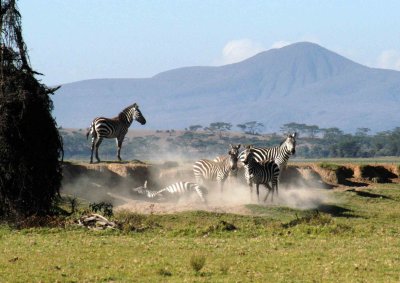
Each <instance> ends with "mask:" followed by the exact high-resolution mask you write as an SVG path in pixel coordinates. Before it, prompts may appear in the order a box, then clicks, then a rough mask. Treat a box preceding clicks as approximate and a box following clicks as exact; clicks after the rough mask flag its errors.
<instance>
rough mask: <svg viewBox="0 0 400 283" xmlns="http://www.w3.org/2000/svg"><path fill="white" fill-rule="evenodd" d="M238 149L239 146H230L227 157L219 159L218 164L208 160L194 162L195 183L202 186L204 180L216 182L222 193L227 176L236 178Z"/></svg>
mask: <svg viewBox="0 0 400 283" xmlns="http://www.w3.org/2000/svg"><path fill="white" fill-rule="evenodd" d="M239 148H240V144H239V145H237V146H235V145H232V144H231V145H230V150H229V152H228V156H226V158H221V160H219V161H218V162H216V161H212V160H208V159H201V160H199V161H196V162H195V163H194V164H193V173H194V177H195V179H196V182H197V183H199V184H202V183H203V181H204V180H209V181H217V182H218V183H219V185H220V189H221V193H222V192H223V187H224V183H225V180H226V179H227V177H228V175H229V174H231V175H233V176H236V174H237V162H238V155H239Z"/></svg>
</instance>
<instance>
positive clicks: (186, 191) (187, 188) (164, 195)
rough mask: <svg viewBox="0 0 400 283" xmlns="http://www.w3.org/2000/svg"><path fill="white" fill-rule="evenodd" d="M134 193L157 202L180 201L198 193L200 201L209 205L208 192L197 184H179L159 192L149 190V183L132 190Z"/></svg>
mask: <svg viewBox="0 0 400 283" xmlns="http://www.w3.org/2000/svg"><path fill="white" fill-rule="evenodd" d="M132 191H134V192H136V193H138V194H140V195H145V196H146V197H147V198H151V199H153V198H154V199H156V200H158V201H159V200H165V199H167V200H168V199H171V200H176V201H177V200H179V198H180V197H182V196H184V195H190V194H193V193H196V195H197V196H198V198H199V199H200V201H202V202H203V203H205V204H207V190H206V189H205V188H204V187H202V186H199V185H198V184H195V183H190V182H177V183H174V184H172V185H169V186H167V187H165V188H163V189H161V190H159V191H151V190H148V189H147V181H145V182H144V185H143V186H140V187H137V188H135V189H132Z"/></svg>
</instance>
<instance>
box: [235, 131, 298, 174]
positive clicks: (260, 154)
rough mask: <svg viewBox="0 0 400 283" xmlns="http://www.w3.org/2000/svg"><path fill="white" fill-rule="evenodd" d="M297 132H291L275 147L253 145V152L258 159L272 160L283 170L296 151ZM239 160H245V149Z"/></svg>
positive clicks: (259, 160)
mask: <svg viewBox="0 0 400 283" xmlns="http://www.w3.org/2000/svg"><path fill="white" fill-rule="evenodd" d="M296 135H297V134H296V133H293V134H289V135H288V136H287V137H286V139H285V140H284V141H283V142H282V143H281V144H280V145H279V146H275V147H253V148H252V150H253V154H254V158H255V160H256V161H258V162H261V161H266V160H272V161H275V163H276V164H278V166H279V168H280V169H281V170H282V169H283V168H285V167H286V164H287V162H288V160H289V157H290V156H291V155H292V154H295V153H296ZM239 160H240V161H241V162H243V160H244V151H242V152H241V153H240V155H239Z"/></svg>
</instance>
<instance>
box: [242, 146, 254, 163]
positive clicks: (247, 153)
mask: <svg viewBox="0 0 400 283" xmlns="http://www.w3.org/2000/svg"><path fill="white" fill-rule="evenodd" d="M243 158H244V159H243V164H244V165H248V164H249V162H250V160H253V159H254V153H253V146H251V145H248V146H246V148H245V149H244V151H243Z"/></svg>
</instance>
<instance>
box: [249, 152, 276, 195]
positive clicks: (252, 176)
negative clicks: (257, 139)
mask: <svg viewBox="0 0 400 283" xmlns="http://www.w3.org/2000/svg"><path fill="white" fill-rule="evenodd" d="M243 157H244V160H243V163H244V170H245V171H244V175H245V178H246V181H247V184H248V185H249V187H250V197H251V196H252V195H253V183H254V184H256V189H257V200H258V201H260V196H259V189H258V187H259V185H260V184H263V185H264V186H265V187H266V188H267V189H268V193H267V195H266V196H265V199H264V202H265V201H266V200H267V198H268V196H269V194H270V192H271V191H272V196H271V201H273V200H274V192H275V191H276V194H277V195H278V179H279V173H280V169H279V166H278V164H276V163H275V162H274V161H266V162H257V160H256V156H255V151H254V149H253V148H252V147H251V146H248V147H246V149H245V150H244V151H243ZM268 182H271V183H272V187H270V186H269V183H268Z"/></svg>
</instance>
